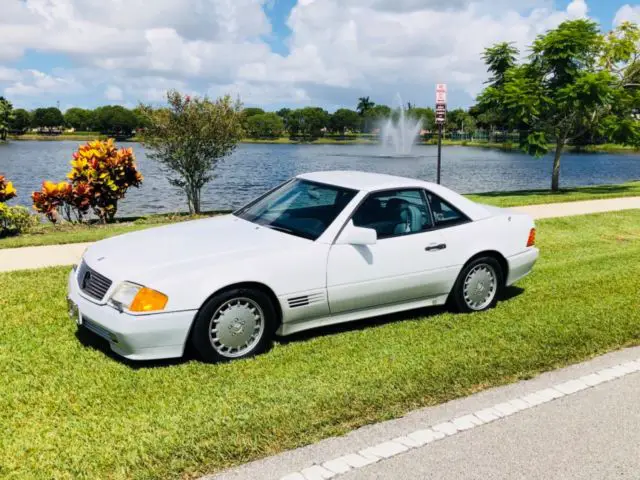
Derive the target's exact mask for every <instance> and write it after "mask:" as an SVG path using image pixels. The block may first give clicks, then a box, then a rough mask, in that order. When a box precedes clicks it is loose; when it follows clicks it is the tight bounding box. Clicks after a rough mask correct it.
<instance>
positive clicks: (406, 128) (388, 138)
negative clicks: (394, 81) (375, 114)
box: [380, 94, 422, 155]
mask: <svg viewBox="0 0 640 480" xmlns="http://www.w3.org/2000/svg"><path fill="white" fill-rule="evenodd" d="M396 99H397V102H398V105H399V107H400V115H399V117H398V121H397V122H394V121H393V119H392V118H389V120H388V121H387V122H386V123H385V124H384V125H383V127H382V129H381V131H380V134H381V135H382V146H383V148H385V149H390V148H393V150H394V151H395V154H396V155H409V154H411V147H412V146H413V144H414V143H415V141H416V138H417V137H418V135H419V134H420V130H421V129H422V120H420V119H414V118H411V117H407V116H406V112H405V108H404V104H403V103H402V98H401V97H400V94H397V95H396Z"/></svg>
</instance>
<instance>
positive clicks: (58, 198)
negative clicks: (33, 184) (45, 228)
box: [31, 180, 73, 223]
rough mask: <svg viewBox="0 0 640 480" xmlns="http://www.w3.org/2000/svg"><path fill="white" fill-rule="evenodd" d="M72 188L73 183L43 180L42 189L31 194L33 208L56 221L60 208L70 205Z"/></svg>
mask: <svg viewBox="0 0 640 480" xmlns="http://www.w3.org/2000/svg"><path fill="white" fill-rule="evenodd" d="M72 188H73V187H72V186H71V184H70V183H67V182H60V183H53V182H49V181H48V180H45V181H44V182H42V190H40V191H39V192H33V193H32V194H31V199H32V200H33V208H35V210H36V211H38V212H40V213H42V214H44V215H45V217H47V219H48V220H49V221H50V222H52V223H56V222H57V221H58V209H60V208H65V207H66V206H67V205H69V199H70V196H71V190H72ZM65 210H66V209H65ZM66 211H68V210H66Z"/></svg>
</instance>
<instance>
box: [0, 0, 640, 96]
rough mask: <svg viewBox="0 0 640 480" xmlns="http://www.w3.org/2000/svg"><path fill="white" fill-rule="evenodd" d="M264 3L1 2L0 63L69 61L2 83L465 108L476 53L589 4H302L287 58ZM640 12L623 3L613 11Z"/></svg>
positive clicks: (97, 91) (107, 92)
mask: <svg viewBox="0 0 640 480" xmlns="http://www.w3.org/2000/svg"><path fill="white" fill-rule="evenodd" d="M2 1H3V3H5V2H7V0H2ZM265 4H266V5H265ZM265 6H266V8H267V9H269V8H271V7H272V6H273V3H272V0H154V2H153V6H150V2H149V1H148V0H110V1H104V0H24V1H22V0H20V1H18V0H8V6H5V5H3V7H2V8H3V15H2V17H0V38H2V43H1V44H0V62H3V61H10V60H15V59H17V58H19V57H20V56H22V55H23V54H24V52H25V51H27V50H37V51H40V52H45V53H47V52H54V53H60V54H64V55H67V56H69V57H71V58H72V60H73V62H74V64H75V65H76V67H74V68H72V69H67V70H65V71H55V72H54V73H51V74H42V75H43V76H42V77H38V75H35V74H34V73H33V72H31V73H30V72H28V71H27V72H18V71H16V70H11V69H7V68H4V69H2V68H0V88H2V87H4V89H5V92H6V93H7V95H18V96H30V95H38V96H44V95H47V94H51V95H53V94H56V95H57V94H59V93H60V92H67V93H68V97H72V96H73V95H74V94H75V95H76V96H77V97H78V98H81V97H80V96H81V94H82V92H85V93H86V92H92V93H93V94H94V96H95V98H93V99H92V102H93V103H95V102H96V101H98V102H99V101H100V99H106V100H110V101H114V102H115V101H118V102H128V103H136V102H137V101H143V102H157V101H163V100H164V98H165V91H166V90H167V89H168V88H178V89H181V90H184V91H189V92H193V93H198V92H199V93H201V94H202V93H209V94H210V95H219V94H222V93H225V92H230V93H232V94H239V95H240V96H241V97H242V99H243V101H244V102H245V103H248V104H267V105H281V104H291V105H299V104H305V103H306V104H313V103H320V104H323V105H326V106H337V105H340V104H348V105H349V104H353V103H355V99H356V98H357V97H358V96H361V95H371V96H373V98H374V100H376V101H377V102H385V103H388V102H391V101H392V99H393V98H394V96H395V92H396V91H398V92H400V93H402V94H403V96H404V97H405V98H406V99H407V100H411V101H412V102H416V103H419V104H423V105H424V104H431V103H433V99H432V98H431V97H432V96H433V84H434V83H436V82H442V81H444V82H448V83H449V90H450V95H449V97H450V101H451V103H452V104H453V105H468V104H469V103H471V101H472V98H473V97H474V96H475V95H476V94H477V93H478V92H479V90H480V89H481V88H482V84H483V81H484V80H485V79H486V76H487V74H486V69H485V66H484V64H483V62H482V60H481V54H482V51H483V49H484V48H485V47H487V46H490V45H491V44H493V43H496V42H499V41H513V42H515V44H516V45H517V46H518V47H519V48H520V49H521V51H522V52H523V55H524V54H525V53H526V47H527V45H529V44H530V43H531V41H532V40H533V39H534V38H535V36H536V35H538V34H540V33H542V32H544V31H545V30H547V29H549V28H552V27H554V26H556V25H557V24H559V23H560V22H562V21H563V20H566V19H568V18H581V17H584V16H586V15H587V14H588V6H587V3H585V0H572V1H571V3H570V4H569V5H568V7H567V8H566V9H565V10H556V9H555V8H554V2H553V0H521V1H518V2H513V1H512V0H451V1H448V2H442V1H439V0H299V1H298V3H297V5H296V6H295V7H294V8H293V10H292V12H291V15H290V17H289V19H288V21H287V23H288V26H289V28H290V29H291V36H290V37H289V38H288V39H287V41H286V42H287V45H288V47H289V53H288V54H286V55H279V54H276V53H273V52H272V51H271V49H270V47H269V46H268V45H267V44H266V43H265V41H264V40H263V39H264V38H273V35H274V34H273V32H272V29H271V25H270V23H269V20H268V18H267V16H266V14H265V11H264V8H263V7H265ZM637 10H638V8H637V7H631V6H629V5H626V6H625V7H622V8H621V9H620V10H619V11H618V15H617V16H616V19H618V17H620V18H627V17H629V16H632V18H635V17H633V15H637ZM68 97H67V98H65V101H68V100H69V98H68ZM82 98H86V97H82Z"/></svg>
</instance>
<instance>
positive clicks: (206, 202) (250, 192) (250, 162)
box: [0, 141, 640, 215]
mask: <svg viewBox="0 0 640 480" xmlns="http://www.w3.org/2000/svg"><path fill="white" fill-rule="evenodd" d="M121 145H122V146H125V144H124V143H122V144H121ZM77 146H78V143H77V142H73V141H71V142H67V141H65V142H11V143H9V144H8V145H0V175H6V176H7V177H8V178H9V179H10V180H11V181H13V182H14V184H15V186H16V188H17V189H18V196H19V198H18V199H17V200H18V201H19V203H22V204H24V205H30V198H29V196H30V194H31V192H32V191H33V190H37V189H39V188H40V183H41V182H42V180H44V179H47V180H55V181H61V180H63V179H64V178H65V175H66V174H67V172H68V171H69V168H70V166H69V161H70V159H71V154H72V153H73V151H74V150H75V149H76V148H77ZM126 146H131V147H133V149H134V153H135V154H136V157H137V159H138V164H139V168H140V171H141V172H142V174H143V175H144V177H145V179H144V183H143V185H142V187H141V188H140V189H132V190H131V191H130V193H129V194H127V198H126V199H125V200H124V201H122V202H121V204H120V208H119V210H120V213H121V214H123V215H125V214H126V215H131V214H141V213H154V212H167V211H178V210H181V211H184V210H186V202H185V200H184V198H183V196H182V195H181V194H180V192H179V191H177V190H176V189H175V188H173V187H171V186H170V185H169V183H168V182H167V180H166V176H165V174H164V173H163V172H162V170H161V169H160V166H159V165H158V164H157V163H156V162H155V161H153V160H151V159H148V158H147V157H146V156H145V150H144V148H143V147H142V146H141V145H139V144H135V143H133V144H126ZM442 159H443V160H442V181H443V184H444V185H446V186H448V187H450V188H453V189H454V190H457V191H459V192H483V191H484V192H486V191H494V190H522V189H532V188H547V187H548V186H549V183H550V175H551V162H552V158H551V156H550V155H548V156H546V157H544V158H541V159H536V158H532V157H529V156H527V155H525V154H522V153H518V152H503V151H499V150H491V149H483V148H470V147H450V146H445V147H443V151H442ZM347 169H350V170H364V171H370V172H380V173H389V174H393V175H402V176H407V177H413V178H419V179H422V180H427V181H433V180H434V179H435V175H436V147H435V146H423V145H417V146H414V147H413V150H412V152H411V155H408V156H398V157H396V156H390V155H384V154H381V150H380V147H378V146H376V145H260V144H246V145H240V146H239V147H238V149H237V150H236V152H235V153H234V154H233V155H232V156H231V157H230V158H228V159H226V160H224V161H223V162H222V163H221V164H220V165H219V167H218V169H217V170H216V178H215V179H214V180H213V181H212V182H211V183H210V184H209V185H207V186H206V187H205V189H204V191H203V195H202V199H203V202H202V203H203V208H204V209H207V210H209V209H223V208H235V207H238V206H240V205H242V204H244V203H246V202H247V201H248V200H249V199H251V198H253V197H255V196H257V195H259V194H261V193H263V192H264V191H266V190H268V189H269V188H271V187H273V186H275V185H276V184H278V183H281V182H283V181H284V180H286V179H287V178H289V177H291V176H293V175H297V174H299V173H303V172H310V171H317V170H347ZM637 179H640V155H638V154H604V153H599V154H566V155H564V156H563V159H562V174H561V183H562V185H563V186H578V185H595V184H605V183H621V182H625V181H629V180H637ZM12 203H14V202H12Z"/></svg>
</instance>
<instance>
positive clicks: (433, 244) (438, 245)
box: [424, 243, 447, 252]
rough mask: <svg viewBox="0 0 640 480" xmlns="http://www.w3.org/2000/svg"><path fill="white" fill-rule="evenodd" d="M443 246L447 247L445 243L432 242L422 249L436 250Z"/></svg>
mask: <svg viewBox="0 0 640 480" xmlns="http://www.w3.org/2000/svg"><path fill="white" fill-rule="evenodd" d="M445 248H447V244H446V243H432V244H431V245H429V246H427V247H425V248H424V249H425V250H426V251H427V252H436V251H438V250H444V249H445Z"/></svg>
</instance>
